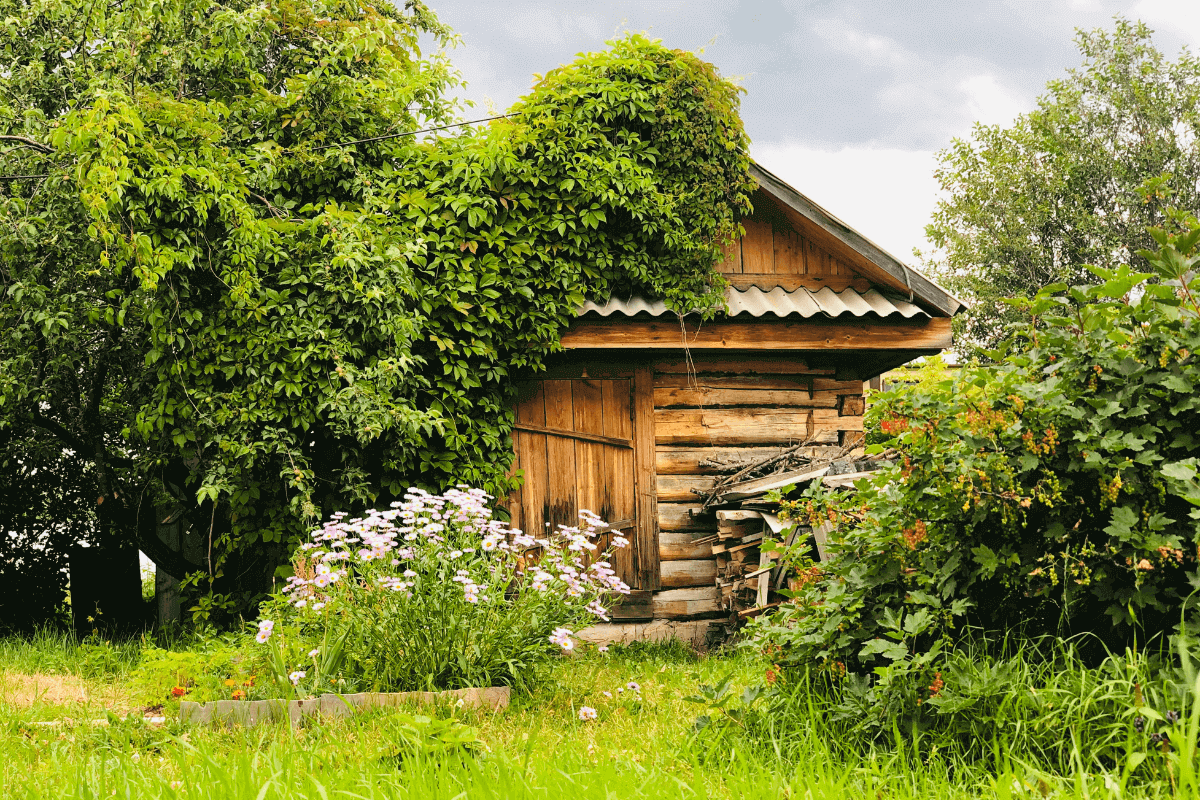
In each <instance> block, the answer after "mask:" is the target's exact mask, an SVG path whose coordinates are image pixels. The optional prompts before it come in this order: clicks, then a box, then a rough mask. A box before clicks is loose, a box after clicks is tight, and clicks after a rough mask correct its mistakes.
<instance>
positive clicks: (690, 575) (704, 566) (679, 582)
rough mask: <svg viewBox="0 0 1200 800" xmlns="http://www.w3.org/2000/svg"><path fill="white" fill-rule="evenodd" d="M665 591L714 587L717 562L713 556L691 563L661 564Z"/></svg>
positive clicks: (664, 562) (665, 562)
mask: <svg viewBox="0 0 1200 800" xmlns="http://www.w3.org/2000/svg"><path fill="white" fill-rule="evenodd" d="M659 572H660V574H661V575H662V585H663V588H664V589H683V588H686V587H688V586H712V585H714V584H715V583H716V580H717V562H716V561H713V560H712V558H711V556H710V557H709V558H705V559H694V560H689V561H663V562H661V563H660V564H659Z"/></svg>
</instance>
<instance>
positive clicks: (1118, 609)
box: [752, 220, 1200, 685]
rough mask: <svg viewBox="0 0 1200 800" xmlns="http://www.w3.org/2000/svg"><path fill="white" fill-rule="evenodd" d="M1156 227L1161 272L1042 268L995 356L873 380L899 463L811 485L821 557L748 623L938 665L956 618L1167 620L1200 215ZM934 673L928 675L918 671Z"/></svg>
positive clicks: (860, 653) (1192, 449)
mask: <svg viewBox="0 0 1200 800" xmlns="http://www.w3.org/2000/svg"><path fill="white" fill-rule="evenodd" d="M1187 227H1188V229H1187V230H1186V231H1185V232H1183V233H1180V234H1178V235H1171V234H1167V233H1164V232H1162V231H1156V232H1155V236H1156V238H1157V240H1158V241H1159V242H1160V244H1161V249H1160V250H1159V251H1158V252H1155V253H1144V254H1143V255H1144V256H1145V257H1146V258H1147V260H1148V261H1149V263H1151V264H1152V265H1153V266H1154V267H1155V269H1156V273H1157V274H1150V273H1135V272H1131V271H1130V270H1129V269H1128V268H1125V267H1122V268H1120V269H1118V270H1104V269H1098V268H1097V269H1094V270H1093V271H1094V273H1095V274H1096V275H1098V276H1099V277H1100V278H1101V280H1102V283H1100V284H1099V285H1097V286H1092V287H1071V288H1068V287H1065V286H1062V285H1057V286H1052V287H1047V288H1046V289H1045V290H1043V291H1042V292H1040V293H1039V294H1038V296H1037V297H1036V298H1035V300H1034V301H1032V303H1030V304H1029V307H1028V310H1029V312H1030V316H1031V318H1030V323H1029V325H1028V326H1027V327H1026V328H1024V329H1023V330H1021V331H1019V332H1018V333H1016V334H1014V336H1013V337H1012V338H1011V339H1010V340H1009V341H1008V343H1007V348H1008V349H1007V355H1005V354H1003V353H1001V354H997V356H998V357H1003V359H1002V363H1001V364H1000V365H999V366H997V367H994V368H982V367H973V368H965V369H963V370H962V371H961V372H962V374H961V375H960V376H959V377H958V378H957V379H955V380H948V381H943V382H941V383H939V384H936V385H934V386H932V387H926V388H925V389H924V390H923V391H904V390H899V391H896V392H892V393H888V394H885V395H883V396H881V397H880V398H879V399H878V400H877V402H876V403H875V405H874V406H873V412H872V413H873V415H874V417H875V419H876V421H877V424H878V425H879V427H880V430H882V431H883V432H884V433H885V434H887V435H888V436H889V437H890V439H889V441H888V442H887V444H888V445H889V446H892V447H895V448H897V449H898V451H899V452H900V459H901V463H899V464H898V465H897V466H895V467H894V468H892V469H890V470H885V471H882V472H880V473H877V474H876V475H875V476H874V477H872V478H870V479H867V480H864V481H861V482H860V483H859V491H858V492H857V494H853V495H830V494H826V493H822V492H821V491H820V490H814V491H810V492H809V493H808V494H807V495H806V496H805V497H804V498H802V499H801V500H799V501H796V502H792V503H789V504H787V505H786V507H785V510H786V511H787V512H789V513H790V514H791V515H792V516H793V517H795V518H807V520H808V521H810V522H813V521H826V520H829V521H832V522H834V523H835V525H836V528H835V530H834V532H833V533H832V534H831V540H830V551H831V553H832V554H833V555H832V559H831V560H830V561H829V562H828V563H822V564H819V565H817V564H814V563H812V562H811V560H809V559H808V557H807V554H806V553H805V552H803V546H799V547H793V548H791V549H790V551H789V552H788V554H787V556H788V557H789V558H790V559H791V560H792V562H793V564H795V565H797V566H798V567H799V568H800V569H802V570H803V573H802V574H803V575H805V576H806V580H807V584H806V585H805V586H804V587H803V588H801V589H800V590H799V591H798V592H797V593H796V596H795V599H794V602H793V603H792V604H790V605H786V606H784V607H783V608H782V609H781V611H780V613H777V614H775V615H774V616H772V617H769V618H765V619H763V620H761V621H760V622H759V623H758V624H757V625H756V626H755V627H754V628H752V637H753V641H754V642H755V643H756V644H757V645H758V646H762V647H771V648H775V647H777V648H779V649H780V655H779V658H780V660H781V661H783V662H784V663H799V662H809V661H813V662H816V663H818V664H821V665H823V666H825V667H827V668H828V669H830V670H831V671H833V672H835V673H841V672H843V671H845V670H847V669H848V670H850V671H851V672H859V671H863V670H869V669H871V668H872V667H873V666H874V665H876V664H880V663H882V664H889V663H893V664H894V663H900V662H904V663H906V664H907V665H908V666H909V667H912V668H918V669H922V670H924V671H925V676H926V677H927V678H928V679H929V680H932V674H933V672H934V671H935V667H936V664H937V662H938V660H939V659H940V658H941V657H942V656H941V655H939V651H940V649H941V648H943V647H945V646H946V645H947V644H950V643H952V642H953V641H954V640H955V638H956V636H957V632H958V631H961V630H962V626H963V624H964V623H969V624H971V625H973V626H978V627H979V628H981V629H983V630H984V631H997V630H1010V629H1014V628H1017V627H1020V628H1021V629H1022V630H1023V631H1025V632H1026V633H1028V634H1038V633H1043V632H1046V633H1066V632H1082V631H1088V632H1094V633H1096V634H1097V635H1098V636H1099V638H1100V640H1107V644H1108V645H1109V646H1110V647H1115V648H1118V649H1119V648H1120V647H1122V646H1124V645H1125V644H1126V643H1128V642H1131V641H1133V640H1134V637H1135V636H1136V635H1137V633H1138V632H1139V631H1140V632H1142V636H1143V639H1144V638H1145V637H1147V636H1149V635H1152V634H1154V633H1156V632H1160V631H1166V630H1169V629H1170V628H1171V626H1172V625H1175V624H1177V623H1178V622H1179V620H1180V619H1181V615H1182V614H1183V607H1184V605H1185V603H1186V600H1187V598H1188V597H1189V596H1190V595H1191V593H1192V592H1193V591H1195V589H1196V588H1197V587H1200V574H1198V573H1197V569H1196V567H1197V555H1198V544H1200V508H1198V506H1200V482H1198V481H1197V467H1198V464H1200V459H1198V458H1197V455H1198V452H1197V450H1198V446H1200V441H1198V439H1197V436H1198V435H1200V394H1197V392H1196V390H1195V387H1196V386H1197V385H1198V384H1200V359H1198V358H1197V352H1198V351H1200V279H1198V278H1197V277H1196V275H1195V272H1194V268H1195V265H1196V263H1197V261H1200V256H1197V254H1196V245H1197V243H1198V242H1200V225H1198V224H1196V223H1195V221H1194V220H1191V221H1190V223H1189V225H1188V226H1187ZM927 685H928V684H927Z"/></svg>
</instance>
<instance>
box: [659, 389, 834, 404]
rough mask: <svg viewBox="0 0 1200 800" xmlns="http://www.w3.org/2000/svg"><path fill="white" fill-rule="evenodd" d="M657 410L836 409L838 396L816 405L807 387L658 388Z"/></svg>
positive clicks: (824, 398) (827, 398)
mask: <svg viewBox="0 0 1200 800" xmlns="http://www.w3.org/2000/svg"><path fill="white" fill-rule="evenodd" d="M654 405H655V407H656V408H669V407H672V406H684V407H686V406H693V407H697V406H760V407H767V406H803V407H805V408H812V407H814V406H816V405H824V406H828V407H829V408H835V407H836V406H837V397H836V396H833V397H822V398H820V402H819V403H818V402H817V401H816V400H814V399H813V397H812V395H811V394H809V391H808V389H807V388H805V389H800V390H792V391H788V390H785V389H748V388H730V389H726V388H722V387H719V386H706V385H703V383H702V384H701V385H699V386H689V387H659V388H657V389H655V390H654Z"/></svg>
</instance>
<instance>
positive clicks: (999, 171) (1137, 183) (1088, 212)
mask: <svg viewBox="0 0 1200 800" xmlns="http://www.w3.org/2000/svg"><path fill="white" fill-rule="evenodd" d="M1077 43H1078V46H1079V51H1080V53H1081V55H1082V56H1083V64H1082V66H1080V67H1079V68H1078V69H1074V70H1071V71H1070V72H1068V74H1067V76H1066V77H1064V78H1062V79H1060V80H1055V81H1051V82H1050V83H1049V84H1048V86H1047V91H1046V94H1045V95H1044V96H1043V97H1042V98H1041V99H1040V100H1039V101H1038V107H1037V108H1036V109H1035V110H1034V111H1032V112H1030V113H1028V114H1023V115H1021V116H1019V117H1018V118H1017V119H1016V120H1015V121H1014V122H1013V124H1012V126H1011V127H1009V128H1001V127H1000V126H988V125H976V126H975V129H974V131H973V132H972V136H971V138H970V139H968V140H956V141H955V142H954V143H953V144H952V145H951V146H950V147H949V148H948V149H946V150H944V151H943V152H942V153H941V154H940V160H941V165H940V167H939V168H938V170H937V172H936V177H937V179H938V181H939V183H940V184H941V185H942V187H943V189H945V190H946V192H947V193H948V195H949V197H948V198H947V199H946V200H943V201H942V202H940V203H939V205H938V208H937V211H936V212H935V214H934V217H933V221H932V223H931V224H930V225H929V226H928V228H927V229H926V233H927V235H928V236H929V239H930V241H931V242H932V243H933V244H934V246H935V248H936V252H935V253H934V254H930V258H931V262H932V263H930V264H929V265H928V266H929V267H930V268H931V269H933V270H935V271H936V272H938V273H939V274H940V276H941V278H942V280H943V281H944V282H945V283H946V285H947V286H948V287H949V288H951V289H952V290H955V291H958V292H960V293H962V294H963V295H964V296H966V297H968V298H970V299H971V302H972V305H971V307H970V308H969V309H968V310H966V311H965V312H964V313H963V314H961V315H960V316H959V317H957V318H956V320H955V323H956V325H955V331H956V334H957V337H956V338H957V341H958V343H959V347H963V346H966V345H969V344H975V345H980V346H983V347H985V348H990V347H993V346H994V345H995V344H996V343H997V342H998V341H1000V340H1001V339H1002V338H1004V336H1005V335H1006V331H1005V326H1006V325H1007V324H1010V323H1014V322H1017V323H1019V322H1020V315H1019V314H1018V313H1017V312H1016V311H1015V310H1013V309H1012V308H1011V307H1009V306H1006V305H1005V304H1004V303H1003V298H1007V297H1026V298H1028V297H1032V296H1033V294H1034V293H1035V292H1037V291H1038V290H1039V289H1041V288H1042V287H1043V286H1046V285H1049V284H1051V283H1057V282H1063V283H1068V284H1076V283H1086V282H1087V281H1089V280H1090V276H1089V274H1088V272H1087V270H1086V266H1085V265H1088V264H1096V265H1099V266H1101V267H1104V268H1106V269H1117V268H1119V267H1121V266H1127V267H1130V268H1133V269H1136V270H1145V269H1146V268H1147V265H1146V263H1145V261H1144V260H1142V259H1141V258H1139V257H1138V255H1137V251H1138V250H1139V249H1141V248H1146V247H1151V246H1152V242H1151V240H1150V239H1149V237H1148V236H1147V234H1146V229H1147V228H1149V227H1151V226H1156V225H1162V224H1164V222H1165V221H1166V215H1165V210H1166V208H1167V207H1169V206H1171V205H1175V206H1178V207H1180V208H1196V207H1198V206H1200V194H1198V189H1197V187H1198V184H1197V181H1198V179H1200V60H1197V59H1196V57H1195V56H1193V55H1192V54H1191V53H1190V52H1188V51H1187V50H1186V49H1184V50H1183V51H1182V52H1181V53H1180V55H1179V57H1178V59H1177V60H1175V61H1171V60H1170V59H1168V58H1167V57H1165V56H1164V55H1163V54H1162V53H1161V52H1159V51H1158V50H1157V49H1156V48H1155V47H1154V45H1153V43H1152V40H1151V31H1150V30H1149V29H1148V28H1147V27H1146V26H1145V25H1143V24H1141V23H1137V24H1134V23H1130V22H1127V21H1125V20H1121V19H1118V20H1117V22H1116V26H1115V29H1114V30H1112V31H1111V32H1105V31H1102V30H1096V31H1091V32H1080V33H1079V34H1078V37H1077ZM1147 190H1148V193H1147Z"/></svg>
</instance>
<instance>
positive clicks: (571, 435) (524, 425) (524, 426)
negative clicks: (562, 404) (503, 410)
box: [513, 422, 633, 449]
mask: <svg viewBox="0 0 1200 800" xmlns="http://www.w3.org/2000/svg"><path fill="white" fill-rule="evenodd" d="M513 430H518V431H525V432H527V433H544V434H546V435H547V436H557V437H559V438H560V439H581V440H583V441H585V442H596V443H598V444H607V445H612V446H613V447H625V448H630V449H632V448H633V442H631V441H629V440H628V439H618V438H616V437H615V436H601V435H600V434H598V433H583V432H582V431H568V430H562V429H559V428H547V427H546V426H544V425H534V424H532V423H528V422H518V423H517V424H516V425H513Z"/></svg>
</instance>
